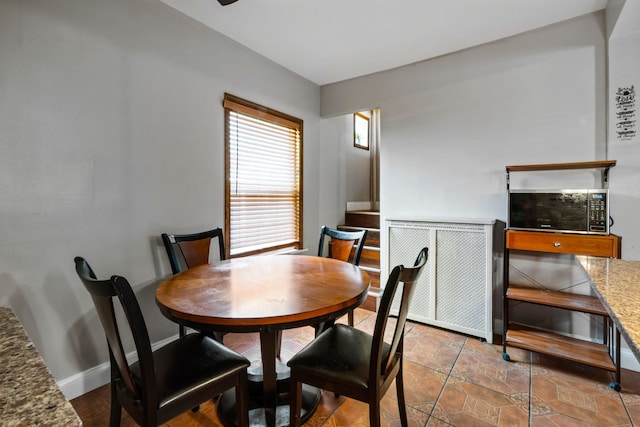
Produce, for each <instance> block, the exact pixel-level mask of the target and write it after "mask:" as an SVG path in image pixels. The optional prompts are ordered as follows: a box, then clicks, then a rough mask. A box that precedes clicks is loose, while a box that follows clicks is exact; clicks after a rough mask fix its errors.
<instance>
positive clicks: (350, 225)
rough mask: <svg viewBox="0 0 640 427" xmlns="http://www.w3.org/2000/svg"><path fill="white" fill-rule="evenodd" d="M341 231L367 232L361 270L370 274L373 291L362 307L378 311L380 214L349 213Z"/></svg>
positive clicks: (372, 212) (370, 291)
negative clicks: (364, 230) (363, 230)
mask: <svg viewBox="0 0 640 427" xmlns="http://www.w3.org/2000/svg"><path fill="white" fill-rule="evenodd" d="M338 228H339V229H340V230H362V229H366V230H367V239H366V240H365V242H364V250H363V251H362V256H361V258H360V268H361V269H363V270H365V271H366V272H367V273H369V277H370V278H371V289H370V290H369V296H368V297H367V299H366V301H365V302H364V303H363V304H362V305H361V306H360V307H361V308H364V309H366V310H370V311H376V307H377V299H378V298H379V297H380V295H381V291H380V212H377V211H347V212H345V223H344V225H339V226H338Z"/></svg>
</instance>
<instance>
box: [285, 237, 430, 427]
mask: <svg viewBox="0 0 640 427" xmlns="http://www.w3.org/2000/svg"><path fill="white" fill-rule="evenodd" d="M427 258H428V248H424V249H422V250H421V251H420V253H419V255H418V258H417V260H416V262H415V264H414V266H413V267H404V266H402V265H399V266H397V267H395V268H394V269H393V270H392V271H391V274H390V275H389V278H388V280H387V284H386V286H385V288H384V292H383V294H382V300H381V302H380V307H379V309H378V313H377V315H376V324H375V328H374V332H373V335H370V334H368V333H366V332H364V331H361V330H359V329H356V328H354V327H352V326H348V325H343V324H335V325H333V326H332V327H330V328H329V329H327V330H326V331H324V332H322V333H321V334H320V335H319V336H318V337H317V338H316V339H314V340H313V341H312V342H311V343H309V344H308V345H307V346H306V347H305V348H303V349H302V350H301V351H300V352H298V353H297V354H296V355H295V356H293V357H292V358H291V359H290V360H289V362H288V363H287V365H288V366H289V367H290V368H291V378H290V381H291V384H290V394H289V396H290V402H291V414H290V420H291V426H299V425H300V410H301V403H302V402H301V393H302V384H303V383H304V384H309V385H312V386H315V387H318V388H321V389H323V390H328V391H332V392H334V393H336V394H337V395H344V396H346V397H350V398H352V399H355V400H358V401H361V402H365V403H368V404H369V423H370V425H371V426H372V427H374V426H380V400H381V399H382V397H383V396H384V395H385V393H386V392H387V390H388V389H389V387H390V386H391V383H392V382H393V380H394V379H395V381H396V391H397V400H398V408H399V410H400V422H401V424H402V426H405V427H406V426H407V410H406V407H405V400H404V385H403V379H402V372H403V369H402V363H403V355H402V354H403V344H404V341H403V338H404V327H405V323H406V320H407V313H408V309H409V303H410V301H411V297H412V296H413V293H414V290H415V285H416V282H417V280H418V277H419V276H420V273H421V272H422V270H423V267H424V266H425V264H426V262H427ZM396 294H398V295H399V296H400V297H401V300H400V306H399V309H398V316H397V318H396V320H395V322H394V321H390V316H389V315H390V312H391V305H392V302H393V300H394V297H395V296H396ZM391 328H393V335H391V334H388V335H387V337H388V339H389V338H390V340H389V341H385V333H387V329H389V332H391Z"/></svg>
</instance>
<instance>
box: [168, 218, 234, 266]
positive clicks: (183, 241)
mask: <svg viewBox="0 0 640 427" xmlns="http://www.w3.org/2000/svg"><path fill="white" fill-rule="evenodd" d="M214 238H215V239H217V240H218V251H219V255H220V260H223V259H225V258H226V252H225V245H224V235H223V233H222V229H221V228H220V227H218V228H214V229H213V230H209V231H203V232H201V233H193V234H167V233H163V234H162V242H163V243H164V247H165V249H166V251H167V256H168V257H169V263H170V264H171V271H172V272H173V274H178V273H180V272H181V271H182V270H184V269H185V267H186V268H193V267H196V266H198V265H202V264H207V263H208V262H209V249H210V247H211V239H214ZM181 261H182V262H181ZM182 264H184V267H183V265H182Z"/></svg>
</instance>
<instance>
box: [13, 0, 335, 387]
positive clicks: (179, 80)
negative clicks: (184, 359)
mask: <svg viewBox="0 0 640 427" xmlns="http://www.w3.org/2000/svg"><path fill="white" fill-rule="evenodd" d="M224 92H230V93H233V94H235V95H238V96H241V97H244V98H247V99H250V100H252V101H255V102H258V103H261V104H263V105H267V106H269V107H271V108H275V109H277V110H280V111H282V112H285V113H287V114H290V115H293V116H297V117H300V118H301V119H303V120H304V143H305V145H304V156H305V164H304V186H305V187H304V190H305V196H304V225H305V236H304V239H305V241H306V242H308V243H309V244H310V245H311V246H312V247H315V242H316V241H317V238H318V237H317V236H318V230H319V227H320V223H321V221H322V222H325V221H326V219H325V218H322V213H321V212H320V209H319V203H320V201H322V203H323V206H325V209H326V211H332V212H334V211H336V210H344V206H343V205H338V203H337V197H336V195H335V192H334V191H333V189H330V191H325V190H324V189H323V188H322V186H323V184H322V180H320V179H319V171H320V170H321V169H323V168H325V167H328V168H329V171H331V168H333V167H335V166H333V165H334V164H335V163H336V154H335V152H334V151H333V148H332V147H330V146H323V145H320V144H319V134H320V130H319V126H320V121H321V120H320V117H319V105H320V88H319V87H318V86H317V85H315V84H313V83H311V82H309V81H307V80H305V79H303V78H301V77H299V76H297V75H295V74H293V73H291V72H289V71H287V70H286V69H284V68H282V67H281V66H279V65H276V64H274V63H272V62H271V61H269V60H267V59H265V58H264V57H261V56H259V55H256V54H255V53H253V52H251V51H249V50H248V49H245V48H243V47H241V46H240V45H238V44H236V43H234V42H232V41H231V40H229V39H228V38H226V37H222V36H220V35H219V34H217V33H215V32H214V31H212V30H210V29H208V28H206V27H204V26H202V25H201V24H198V23H196V22H195V21H192V20H191V19H189V18H187V17H185V16H183V15H181V14H180V13H178V12H176V11H175V10H173V9H171V8H170V7H167V6H165V5H162V4H160V3H159V2H157V1H155V0H110V1H104V0H64V1H47V0H0V305H9V306H11V307H13V309H14V311H16V313H17V315H18V317H19V318H20V320H21V321H22V322H23V324H24V326H25V328H26V330H27V332H28V334H29V336H30V337H31V339H32V340H33V341H34V343H35V345H36V347H37V349H38V350H39V351H40V353H41V354H42V355H43V357H44V359H45V361H46V363H47V365H48V366H49V368H50V370H51V372H52V373H53V375H54V376H55V377H56V378H57V379H58V380H65V381H67V382H71V383H73V382H74V381H76V380H78V378H77V376H78V375H80V376H82V375H83V373H84V372H86V371H88V370H89V371H90V370H91V369H93V368H95V367H96V366H98V365H99V364H101V363H103V362H105V361H106V360H107V352H106V347H105V344H104V336H103V332H102V331H101V329H100V326H99V323H98V321H97V318H96V315H95V311H94V309H93V306H92V304H91V301H90V299H89V297H88V295H87V293H86V291H85V290H84V288H83V287H82V285H81V283H80V281H79V280H78V278H77V277H76V275H75V271H74V268H73V257H74V256H76V255H81V256H84V257H85V258H87V260H88V261H89V263H90V264H91V265H92V266H93V267H94V269H95V270H96V273H97V274H98V275H99V276H100V277H105V278H106V277H109V276H110V275H112V274H119V275H123V276H125V277H127V278H128V279H129V280H130V282H131V283H132V285H133V286H134V288H135V290H136V292H137V294H138V296H139V298H140V301H141V303H142V305H143V311H144V312H145V315H146V316H147V321H148V324H149V327H150V329H151V331H150V332H151V338H152V341H160V340H162V339H165V338H167V337H169V336H170V335H173V334H175V333H176V332H177V329H176V326H175V325H174V324H172V323H171V322H169V321H168V320H166V319H165V318H164V317H162V316H161V315H160V313H159V311H158V309H157V307H156V306H155V302H154V288H155V285H156V283H157V282H158V281H159V280H160V279H161V278H162V277H164V276H165V275H167V274H169V272H170V268H169V265H168V262H167V260H166V255H165V254H164V250H163V249H162V247H161V242H160V240H159V235H160V234H161V233H162V232H165V231H171V232H176V233H180V232H190V231H198V230H202V229H207V228H209V227H215V226H219V225H220V226H222V225H223V224H224V128H223V122H224V120H223V108H222V98H223V94H224ZM323 173H330V172H327V171H324V172H323ZM321 195H322V200H321ZM101 372H102V371H101ZM103 373H104V372H103ZM101 375H102V374H101ZM98 377H99V378H96V379H95V381H100V379H102V380H104V379H105V378H108V377H105V376H104V375H102V376H100V375H98ZM78 381H80V382H81V383H82V382H84V384H80V385H78V384H75V385H74V384H69V385H68V388H67V389H65V392H67V395H68V396H69V397H73V396H74V395H75V394H77V393H80V392H82V391H84V390H82V389H83V388H85V389H87V388H91V387H92V386H95V385H99V384H91V381H92V380H91V379H86V378H80V379H79V380H78ZM78 381H76V382H78ZM78 387H79V388H78Z"/></svg>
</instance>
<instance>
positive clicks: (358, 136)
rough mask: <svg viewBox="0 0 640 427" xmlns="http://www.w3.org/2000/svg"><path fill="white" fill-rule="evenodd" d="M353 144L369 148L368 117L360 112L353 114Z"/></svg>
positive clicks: (365, 148)
mask: <svg viewBox="0 0 640 427" xmlns="http://www.w3.org/2000/svg"><path fill="white" fill-rule="evenodd" d="M353 145H354V146H355V147H358V148H362V149H364V150H368V149H369V117H367V116H365V115H364V114H361V113H354V114H353Z"/></svg>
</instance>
